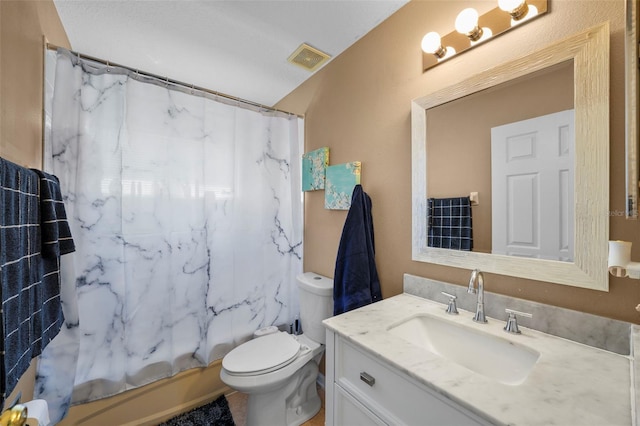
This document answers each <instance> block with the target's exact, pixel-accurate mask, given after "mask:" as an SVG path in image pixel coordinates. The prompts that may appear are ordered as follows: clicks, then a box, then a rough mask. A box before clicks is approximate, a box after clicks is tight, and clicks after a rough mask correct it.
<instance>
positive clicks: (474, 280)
mask: <svg viewBox="0 0 640 426" xmlns="http://www.w3.org/2000/svg"><path fill="white" fill-rule="evenodd" d="M476 286H477V287H478V289H477V290H476ZM467 292H468V293H472V294H475V293H478V303H477V304H476V315H475V316H474V317H473V320H474V321H475V322H480V323H485V322H487V318H485V316H484V278H483V277H482V272H480V270H478V269H474V270H473V272H471V279H470V280H469V289H468V290H467Z"/></svg>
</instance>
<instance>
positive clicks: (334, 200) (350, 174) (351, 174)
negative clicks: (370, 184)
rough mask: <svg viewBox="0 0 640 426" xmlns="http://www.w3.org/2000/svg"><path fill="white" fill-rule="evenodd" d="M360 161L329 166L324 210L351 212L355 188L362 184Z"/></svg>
mask: <svg viewBox="0 0 640 426" xmlns="http://www.w3.org/2000/svg"><path fill="white" fill-rule="evenodd" d="M361 171H362V165H361V163H360V161H353V162H351V163H345V164H337V165H335V166H328V167H327V171H326V183H325V189H324V208H325V209H331V210H349V207H351V195H352V193H353V188H354V187H355V186H356V185H357V184H359V183H360V174H361Z"/></svg>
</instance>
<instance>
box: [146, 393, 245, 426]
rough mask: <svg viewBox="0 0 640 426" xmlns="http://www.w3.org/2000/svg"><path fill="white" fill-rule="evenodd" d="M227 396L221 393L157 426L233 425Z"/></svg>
mask: <svg viewBox="0 0 640 426" xmlns="http://www.w3.org/2000/svg"><path fill="white" fill-rule="evenodd" d="M234 425H235V423H234V422H233V417H232V416H231V410H229V404H228V403H227V398H225V397H224V395H222V396H221V397H220V398H218V399H216V400H215V401H213V402H210V403H208V404H205V405H203V406H201V407H197V408H194V409H193V410H191V411H188V412H186V413H183V414H180V415H177V416H175V417H173V418H171V419H169V420H167V421H166V423H160V424H159V425H158V426H234Z"/></svg>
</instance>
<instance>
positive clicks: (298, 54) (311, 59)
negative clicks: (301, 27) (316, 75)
mask: <svg viewBox="0 0 640 426" xmlns="http://www.w3.org/2000/svg"><path fill="white" fill-rule="evenodd" d="M329 58H330V56H329V55H327V54H326V53H324V52H322V51H320V50H318V49H315V48H313V47H311V46H309V45H308V44H305V43H302V44H301V45H300V47H298V48H297V49H296V51H295V52H293V53H292V54H291V56H289V59H287V60H288V61H289V62H291V63H292V64H295V65H298V66H299V67H302V68H304V69H306V70H307V71H315V70H316V69H318V68H319V67H320V65H322V64H324V63H325V62H327V60H328V59H329Z"/></svg>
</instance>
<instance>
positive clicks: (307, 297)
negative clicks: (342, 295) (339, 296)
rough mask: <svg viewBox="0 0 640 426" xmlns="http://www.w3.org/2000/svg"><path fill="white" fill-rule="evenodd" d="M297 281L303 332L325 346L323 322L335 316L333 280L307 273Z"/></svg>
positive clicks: (301, 275) (299, 276)
mask: <svg viewBox="0 0 640 426" xmlns="http://www.w3.org/2000/svg"><path fill="white" fill-rule="evenodd" d="M297 281H298V293H299V295H300V322H301V323H302V332H303V333H304V335H305V336H307V337H308V338H310V339H312V340H314V341H315V342H318V343H321V344H323V345H324V344H325V329H324V326H323V325H322V320H324V319H327V318H329V317H331V316H333V279H332V278H327V277H323V276H322V275H318V274H316V273H314V272H305V273H304V274H300V275H298V277H297Z"/></svg>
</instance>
